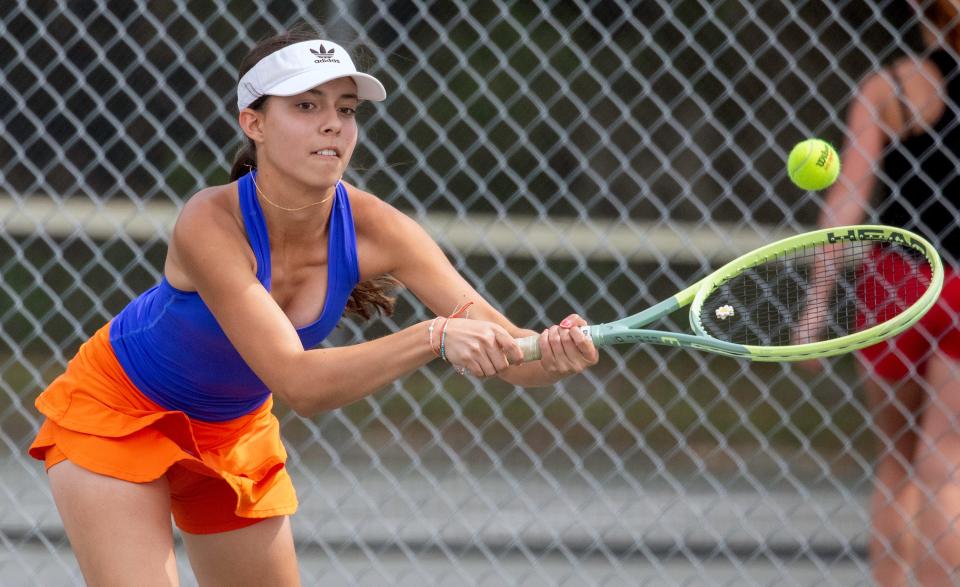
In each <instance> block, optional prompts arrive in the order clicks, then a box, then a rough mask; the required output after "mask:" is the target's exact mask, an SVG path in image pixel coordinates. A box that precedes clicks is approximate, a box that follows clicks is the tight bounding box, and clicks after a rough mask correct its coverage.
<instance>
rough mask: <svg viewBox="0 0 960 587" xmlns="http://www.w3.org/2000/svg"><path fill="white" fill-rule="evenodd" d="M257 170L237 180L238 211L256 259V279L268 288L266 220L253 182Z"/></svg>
mask: <svg viewBox="0 0 960 587" xmlns="http://www.w3.org/2000/svg"><path fill="white" fill-rule="evenodd" d="M256 175H257V171H256V170H253V171H251V172H250V173H248V174H246V175H244V176H243V177H241V178H240V180H239V181H238V182H237V186H238V188H237V189H238V190H239V191H240V212H241V213H242V214H243V225H244V227H245V228H246V229H247V240H249V241H250V248H251V249H253V255H254V257H256V259H257V280H258V281H259V282H260V283H262V284H263V286H264V287H265V288H267V289H268V290H269V289H270V276H271V272H270V237H269V236H268V235H267V221H266V219H265V218H264V217H263V208H261V207H260V201H259V199H258V198H257V186H256V184H254V183H253V182H254V181H255V179H256Z"/></svg>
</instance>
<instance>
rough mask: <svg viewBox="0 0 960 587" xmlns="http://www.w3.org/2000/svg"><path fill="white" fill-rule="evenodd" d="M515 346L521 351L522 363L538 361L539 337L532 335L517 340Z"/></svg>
mask: <svg viewBox="0 0 960 587" xmlns="http://www.w3.org/2000/svg"><path fill="white" fill-rule="evenodd" d="M517 346H519V347H520V350H521V351H523V362H524V363H526V362H528V361H539V360H540V336H539V335H536V334H534V335H532V336H525V337H523V338H518V339H517Z"/></svg>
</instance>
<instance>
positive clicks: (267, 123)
mask: <svg viewBox="0 0 960 587" xmlns="http://www.w3.org/2000/svg"><path fill="white" fill-rule="evenodd" d="M359 102H360V101H359V100H358V99H357V86H356V84H355V83H354V81H353V80H352V79H350V78H339V79H335V80H332V81H329V82H327V83H325V84H322V85H319V86H317V87H315V88H313V89H311V90H307V91H306V92H303V93H301V94H297V95H295V96H271V97H270V98H269V99H268V100H267V103H266V105H265V106H264V114H265V116H264V118H263V120H264V127H263V131H264V133H263V144H260V145H257V156H258V157H262V156H265V157H267V158H269V160H270V162H271V164H273V165H274V166H276V167H277V168H278V169H280V170H281V171H283V172H284V173H285V174H287V175H288V176H290V177H292V178H295V179H297V180H299V181H301V182H302V183H304V184H307V185H316V186H330V185H333V184H335V183H336V182H337V181H338V180H339V179H340V178H341V177H342V176H343V172H344V171H345V170H346V168H347V164H348V163H349V162H350V158H351V157H352V156H353V150H354V148H355V147H356V146H357V119H356V112H357V106H358V105H359Z"/></svg>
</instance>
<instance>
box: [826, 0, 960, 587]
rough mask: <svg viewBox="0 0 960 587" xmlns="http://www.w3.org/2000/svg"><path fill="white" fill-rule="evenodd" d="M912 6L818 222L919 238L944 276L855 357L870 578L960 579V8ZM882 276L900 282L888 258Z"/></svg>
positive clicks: (945, 2)
mask: <svg viewBox="0 0 960 587" xmlns="http://www.w3.org/2000/svg"><path fill="white" fill-rule="evenodd" d="M958 4H960V2H957V1H956V0H953V1H951V0H927V1H924V2H922V3H920V2H919V0H918V2H915V3H912V8H913V14H915V15H916V16H917V18H918V19H919V21H920V25H919V26H920V29H921V30H920V33H921V36H922V40H923V43H922V45H923V50H922V51H920V52H918V53H917V54H913V55H907V56H904V57H901V58H899V59H898V60H896V61H895V62H893V63H892V64H891V65H889V66H888V67H885V68H883V69H881V70H878V71H875V72H873V73H871V74H869V75H868V76H866V77H865V78H864V80H863V82H862V83H861V84H860V87H859V89H858V93H857V95H856V96H855V97H854V98H853V100H852V102H851V103H850V106H849V110H848V112H847V116H846V134H845V141H844V145H843V148H842V153H841V159H842V161H843V168H842V172H841V176H840V179H839V181H837V183H836V184H835V185H834V186H833V187H832V188H830V190H829V191H828V192H827V194H826V199H825V202H824V204H823V207H822V211H821V214H820V217H819V224H820V226H822V227H829V226H839V225H847V224H860V223H863V222H864V221H866V220H867V219H868V216H869V215H870V213H871V211H876V214H877V216H875V217H874V218H876V220H878V221H879V222H880V223H881V224H888V225H892V226H900V227H903V228H907V229H909V230H913V231H916V232H917V233H918V234H922V235H925V236H926V237H927V238H929V239H930V240H931V242H933V243H934V244H935V245H936V246H937V248H938V249H939V251H940V253H941V256H942V258H943V260H944V264H945V266H946V272H947V273H946V281H945V285H944V289H943V293H942V294H941V298H940V300H938V302H937V305H936V306H935V307H934V308H933V309H932V310H931V311H930V312H929V313H928V314H927V315H926V316H925V317H924V318H923V319H922V320H921V321H920V322H919V323H918V324H917V325H916V326H915V327H914V328H912V329H911V330H909V331H907V332H905V333H903V334H902V335H900V336H899V337H897V338H896V339H895V340H893V341H889V342H888V343H883V344H880V345H876V346H874V347H870V348H868V349H865V350H863V351H861V352H860V353H859V358H860V360H859V365H860V367H861V369H862V374H863V378H864V381H865V387H866V394H867V401H868V403H869V405H870V409H871V414H872V416H873V424H874V430H875V434H876V438H877V442H878V455H877V459H878V461H877V464H876V485H875V487H874V493H873V496H872V500H871V510H872V511H871V515H872V532H871V535H870V545H869V551H870V558H871V563H872V567H873V575H874V578H875V580H876V582H877V584H878V585H882V586H894V585H896V586H900V585H914V584H917V583H919V584H921V585H928V586H929V585H957V584H960V571H958V569H960V470H958V467H960V368H958V360H960V324H958V314H960V311H958V308H960V277H958V275H957V272H956V266H957V260H958V259H960V225H958V224H960V217H958V208H960V107H958V105H960V64H958V53H960V10H958ZM882 262H884V263H885V265H884V267H885V269H886V271H885V273H886V274H887V275H888V277H889V279H890V280H891V281H896V280H897V279H900V278H902V277H903V276H902V275H897V273H898V271H900V272H902V270H903V264H902V262H901V263H899V264H898V263H897V262H893V261H891V260H885V261H882Z"/></svg>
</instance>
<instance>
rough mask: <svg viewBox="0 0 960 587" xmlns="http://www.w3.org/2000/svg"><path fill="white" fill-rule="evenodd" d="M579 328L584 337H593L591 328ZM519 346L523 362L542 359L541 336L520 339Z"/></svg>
mask: <svg viewBox="0 0 960 587" xmlns="http://www.w3.org/2000/svg"><path fill="white" fill-rule="evenodd" d="M579 328H580V332H582V333H583V335H584V336H587V337H589V336H591V334H590V327H589V326H580V327H579ZM594 343H596V340H594ZM517 346H519V347H520V350H521V351H522V352H523V362H525V363H526V362H527V361H539V360H540V359H541V358H542V356H541V354H540V336H539V335H537V334H534V335H532V336H526V337H524V338H518V339H517Z"/></svg>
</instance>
